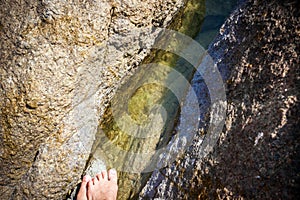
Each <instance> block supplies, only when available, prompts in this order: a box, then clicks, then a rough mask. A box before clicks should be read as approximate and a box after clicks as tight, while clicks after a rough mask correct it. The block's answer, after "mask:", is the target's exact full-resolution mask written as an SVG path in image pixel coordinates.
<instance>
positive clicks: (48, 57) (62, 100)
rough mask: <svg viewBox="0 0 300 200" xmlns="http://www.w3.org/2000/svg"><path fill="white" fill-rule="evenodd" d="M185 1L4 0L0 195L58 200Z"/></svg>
mask: <svg viewBox="0 0 300 200" xmlns="http://www.w3.org/2000/svg"><path fill="white" fill-rule="evenodd" d="M183 5H184V3H183V1H182V0H175V1H174V0H163V1H162V0H146V1H136V0H128V1H127V0H125V1H118V0H116V1H114V0H112V1H110V0H107V1H80V0H74V1H73V0H70V1H58V0H55V1H49V0H42V1H33V0H29V1H23V0H21V1H14V0H13V1H5V0H1V1H0V40H1V42H0V66H1V67H0V162H1V164H0V165H1V167H0V194H1V199H63V198H65V196H66V193H67V191H69V190H70V189H71V188H73V187H74V186H75V185H76V183H77V182H78V181H79V179H80V175H81V174H82V172H83V170H84V168H85V165H86V162H87V160H88V157H89V153H90V151H91V148H92V144H93V141H94V138H95V133H96V129H97V126H98V120H99V118H100V117H101V115H102V114H103V112H104V110H105V107H106V106H107V105H108V101H109V100H110V99H111V97H112V96H113V93H114V91H115V89H116V88H117V87H118V86H119V85H120V82H121V80H122V78H124V77H126V76H128V75H130V74H131V73H132V72H133V71H134V69H135V68H136V67H137V65H138V64H139V63H140V62H141V61H142V60H143V59H144V58H145V56H146V55H147V54H148V53H149V48H150V47H151V45H152V44H153V42H154V38H152V39H151V38H150V39H149V40H148V41H139V40H138V38H139V32H134V31H132V30H133V29H134V28H137V27H150V26H160V27H166V26H167V25H168V23H169V22H170V20H171V19H172V18H173V16H174V15H175V14H176V13H177V11H178V10H180V9H181V8H182V6H183Z"/></svg>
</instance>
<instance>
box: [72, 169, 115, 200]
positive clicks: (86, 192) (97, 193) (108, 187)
mask: <svg viewBox="0 0 300 200" xmlns="http://www.w3.org/2000/svg"><path fill="white" fill-rule="evenodd" d="M117 192H118V184H117V172H116V170H115V169H111V170H109V171H108V174H107V171H102V172H101V173H99V174H96V177H94V178H91V177H90V176H85V177H83V180H82V183H81V186H80V190H79V192H78V194H77V199H78V200H104V199H105V200H116V199H117Z"/></svg>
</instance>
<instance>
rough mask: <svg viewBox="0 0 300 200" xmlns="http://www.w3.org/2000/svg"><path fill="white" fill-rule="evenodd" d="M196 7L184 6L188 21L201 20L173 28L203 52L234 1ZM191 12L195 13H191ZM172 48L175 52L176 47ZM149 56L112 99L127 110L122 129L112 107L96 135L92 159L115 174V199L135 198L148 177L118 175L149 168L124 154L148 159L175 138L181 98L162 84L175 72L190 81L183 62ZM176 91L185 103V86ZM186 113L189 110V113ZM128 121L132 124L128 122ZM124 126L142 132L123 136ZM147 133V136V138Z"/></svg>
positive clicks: (171, 57) (209, 2) (158, 54)
mask: <svg viewBox="0 0 300 200" xmlns="http://www.w3.org/2000/svg"><path fill="white" fill-rule="evenodd" d="M191 2H192V3H191ZM199 2H201V0H200V1H190V4H189V5H188V6H190V8H193V9H191V10H192V11H190V12H187V14H186V16H188V15H191V16H193V17H197V16H198V17H201V19H200V20H199V19H198V20H181V21H182V22H184V23H183V24H182V25H181V26H180V27H177V25H176V24H174V25H173V27H174V28H177V29H179V30H181V31H182V32H183V33H185V34H190V35H191V36H194V39H195V40H196V41H197V42H199V43H200V44H201V45H202V46H203V47H204V48H205V49H206V48H207V47H208V45H209V44H210V43H211V41H212V40H213V39H214V37H215V36H216V35H217V33H218V31H219V29H220V27H221V25H222V24H223V23H224V21H225V19H226V17H227V16H228V15H229V14H230V12H231V11H232V10H233V8H234V6H235V5H236V1H232V0H231V1H221V0H207V1H206V2H205V6H203V5H202V4H199ZM197 3H198V4H197ZM195 8H197V9H196V10H195ZM193 13H194V14H193ZM195 13H196V14H195ZM187 18H188V17H187ZM171 27H172V26H171ZM195 27H196V28H195ZM197 32H198V33H197ZM196 33H197V34H196ZM173 45H174V46H178V44H177V43H176V42H175V43H174V44H173ZM153 55H154V56H152V57H150V58H151V59H150V58H149V59H148V60H146V61H145V62H144V63H143V64H144V66H141V70H139V71H137V73H136V74H134V75H133V77H132V78H131V79H129V81H128V82H127V83H126V86H125V87H124V86H123V87H122V88H121V89H120V90H119V92H118V93H117V94H116V96H117V97H116V98H117V99H118V98H119V100H121V99H122V98H124V99H125V101H124V102H123V101H122V102H123V103H125V104H127V105H124V106H125V109H124V107H123V109H124V110H125V111H126V115H123V114H120V119H121V121H122V123H123V125H120V124H118V123H117V122H116V121H115V119H114V116H113V114H112V109H111V107H110V108H109V109H107V111H106V113H105V117H104V120H103V121H102V123H101V125H100V126H99V132H98V134H97V140H98V141H97V142H98V145H97V146H96V147H95V148H94V150H95V152H94V155H93V157H94V158H95V159H100V160H103V161H104V163H105V165H106V166H107V167H108V168H110V167H114V168H116V169H117V170H119V188H120V192H119V199H124V198H134V193H136V192H138V190H139V188H140V187H141V186H142V185H143V184H144V183H145V181H146V180H147V177H149V175H150V174H149V173H148V174H143V175H142V174H134V173H128V172H122V169H123V166H124V165H132V168H135V167H136V168H140V167H145V168H146V166H147V165H148V163H147V162H145V163H143V166H135V164H136V163H135V162H134V161H129V160H132V156H134V155H133V154H127V153H126V152H133V153H145V152H146V153H147V152H150V154H149V157H151V156H152V154H151V152H152V151H155V150H156V149H159V148H160V147H162V146H165V145H166V144H168V142H169V141H170V139H171V138H172V136H173V135H174V134H176V127H177V125H178V119H179V118H180V110H181V108H182V106H183V105H182V103H183V102H184V100H183V99H184V98H182V99H178V98H177V97H176V95H174V94H173V93H172V91H170V90H169V89H166V88H165V87H164V86H165V82H166V81H167V80H168V79H169V78H170V73H171V72H172V71H173V70H174V69H175V70H176V71H178V72H179V73H180V74H181V75H183V76H184V77H185V78H186V79H187V80H188V81H190V80H191V79H192V77H193V73H194V71H195V69H194V68H193V66H191V64H189V63H188V62H187V61H186V60H185V59H182V58H179V57H178V56H176V55H174V54H172V53H170V52H165V51H154V52H153ZM149 63H159V64H161V65H166V66H170V67H161V65H150V64H149ZM173 79H174V78H173ZM145 80H153V81H152V82H151V81H149V82H150V83H148V84H144V85H143V84H141V82H144V81H145ZM139 84H141V85H140V87H137V85H139ZM178 88H179V90H180V91H181V93H182V97H184V96H185V95H186V93H187V90H188V85H184V84H182V85H178ZM200 92H201V91H200ZM118 102H121V101H118ZM200 102H202V104H206V105H207V106H209V100H208V99H200ZM161 107H163V109H161ZM185 109H187V110H188V108H185ZM151 116H154V117H151ZM128 117H130V118H131V119H128ZM202 117H203V116H202ZM200 118H201V116H200ZM128 120H129V121H134V122H135V123H136V124H137V125H138V126H139V127H140V126H142V127H143V128H136V127H135V126H131V127H130V128H129V129H126V131H124V129H123V128H122V127H123V126H125V125H126V124H127V123H129V121H128ZM181 123H184V120H181ZM181 125H182V124H181ZM120 126H122V127H120ZM145 133H147V134H148V136H147V135H146V136H145V135H144V134H145ZM149 135H150V137H149ZM144 136H145V137H144ZM115 146H117V147H118V148H117V150H116V148H114V147H115ZM179 146H180V145H179ZM178 148H179V147H178ZM149 159H150V158H149ZM133 160H134V159H133ZM145 160H147V158H145ZM128 162H131V163H128ZM133 171H134V170H133Z"/></svg>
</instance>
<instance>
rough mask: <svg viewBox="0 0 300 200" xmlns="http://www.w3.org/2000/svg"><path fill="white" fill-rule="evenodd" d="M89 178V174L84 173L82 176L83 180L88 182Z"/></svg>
mask: <svg viewBox="0 0 300 200" xmlns="http://www.w3.org/2000/svg"><path fill="white" fill-rule="evenodd" d="M90 180H91V177H90V176H89V175H86V176H84V177H83V181H84V182H89V181H90Z"/></svg>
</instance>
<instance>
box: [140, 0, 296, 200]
mask: <svg viewBox="0 0 300 200" xmlns="http://www.w3.org/2000/svg"><path fill="white" fill-rule="evenodd" d="M298 4H299V3H298V2H297V1H284V2H279V1H276V0H273V1H256V0H251V1H248V2H246V3H244V4H242V5H241V6H240V7H238V8H237V9H236V10H235V11H234V12H233V13H232V14H231V16H230V17H229V18H228V19H227V21H226V23H225V24H224V25H223V27H222V28H221V29H220V34H219V35H218V36H217V38H216V39H215V41H214V42H213V43H212V44H211V45H210V47H209V53H210V55H211V56H212V58H213V59H214V60H215V63H216V65H217V66H218V68H219V70H220V72H221V74H222V75H223V79H224V82H225V83H226V88H227V90H226V95H227V116H226V120H225V126H224V128H223V131H222V132H221V133H220V138H219V141H218V143H217V144H216V146H215V147H214V151H213V152H211V153H210V154H209V155H208V156H206V157H205V158H203V157H201V155H202V152H201V151H199V147H201V142H202V140H203V137H202V135H201V134H200V133H198V134H196V136H195V138H194V140H193V143H192V145H191V146H190V148H189V149H188V150H187V151H186V153H185V155H184V156H182V157H179V158H178V159H177V161H176V162H174V163H173V164H171V165H170V166H168V167H166V168H163V169H157V170H156V171H155V172H153V174H152V175H151V177H150V179H149V181H148V182H147V184H146V185H145V187H144V188H143V189H142V191H141V192H140V194H139V198H140V199H154V198H157V199H175V198H176V199H217V198H218V199H228V198H230V199H231V198H234V199H236V198H245V199H278V198H280V199H295V198H297V196H299V192H298V189H297V188H299V108H300V104H299V97H300V96H299V95H300V94H299V93H300V85H299V79H300V72H299V64H300V62H299V55H298V54H299V40H300V35H299V16H300V15H299V10H297V8H298V7H299V5H298ZM199 82H200V84H201V83H202V82H203V81H202V82H201V81H199V76H197V75H196V76H195V77H194V84H195V87H196V88H197V87H199V85H198V84H199ZM204 92H205V91H204ZM207 120H209V118H208V119H207ZM212 120H214V119H212ZM257 138H259V139H257Z"/></svg>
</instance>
